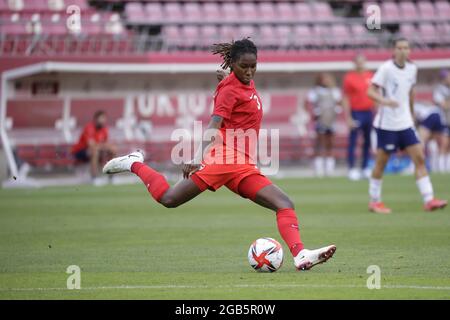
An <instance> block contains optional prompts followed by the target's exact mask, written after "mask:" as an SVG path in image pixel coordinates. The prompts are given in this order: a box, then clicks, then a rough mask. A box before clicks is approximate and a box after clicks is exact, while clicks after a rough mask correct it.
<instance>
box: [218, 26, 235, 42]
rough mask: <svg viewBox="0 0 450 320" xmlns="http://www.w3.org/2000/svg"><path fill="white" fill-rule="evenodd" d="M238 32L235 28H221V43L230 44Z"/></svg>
mask: <svg viewBox="0 0 450 320" xmlns="http://www.w3.org/2000/svg"><path fill="white" fill-rule="evenodd" d="M236 35H237V31H236V29H235V28H234V27H233V26H228V25H223V26H220V27H219V39H220V42H229V41H230V40H231V39H235V38H236Z"/></svg>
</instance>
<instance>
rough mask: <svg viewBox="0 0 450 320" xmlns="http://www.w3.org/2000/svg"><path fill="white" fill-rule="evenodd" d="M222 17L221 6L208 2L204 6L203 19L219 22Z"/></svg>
mask: <svg viewBox="0 0 450 320" xmlns="http://www.w3.org/2000/svg"><path fill="white" fill-rule="evenodd" d="M221 17H222V12H221V9H220V6H219V5H218V4H217V3H214V2H206V3H205V4H204V5H203V19H205V20H206V21H214V22H217V21H219V20H220V18H221Z"/></svg>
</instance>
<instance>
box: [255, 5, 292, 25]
mask: <svg viewBox="0 0 450 320" xmlns="http://www.w3.org/2000/svg"><path fill="white" fill-rule="evenodd" d="M258 9H259V10H258V13H257V14H258V20H259V21H261V22H272V21H277V20H278V21H281V20H284V19H285V17H284V16H283V15H278V16H277V12H276V11H275V7H274V5H273V4H272V3H270V2H262V3H260V4H259V6H258ZM278 17H281V19H278Z"/></svg>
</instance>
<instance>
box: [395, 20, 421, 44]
mask: <svg viewBox="0 0 450 320" xmlns="http://www.w3.org/2000/svg"><path fill="white" fill-rule="evenodd" d="M399 31H400V34H401V36H403V37H405V38H407V39H410V40H411V41H412V42H416V39H417V30H416V27H414V25H413V24H411V23H402V24H401V25H400V30H399Z"/></svg>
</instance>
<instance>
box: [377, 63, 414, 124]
mask: <svg viewBox="0 0 450 320" xmlns="http://www.w3.org/2000/svg"><path fill="white" fill-rule="evenodd" d="M416 81H417V66H416V65H415V64H413V63H410V62H406V63H405V66H404V67H403V68H400V67H398V66H397V65H396V64H395V63H394V61H393V60H388V61H386V62H385V63H383V64H382V65H381V66H380V67H379V68H378V70H377V72H376V73H375V75H374V76H373V78H372V83H373V84H375V85H377V86H379V87H381V89H382V93H383V96H384V97H385V98H387V99H390V100H394V101H397V103H398V107H389V106H383V105H380V106H379V108H378V112H377V115H376V117H375V120H374V122H373V125H374V127H375V128H378V129H383V130H389V131H400V130H405V129H408V128H411V127H413V126H414V121H413V118H412V115H411V110H410V106H409V105H410V103H409V94H410V91H411V89H412V87H413V86H414V85H415V84H416Z"/></svg>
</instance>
